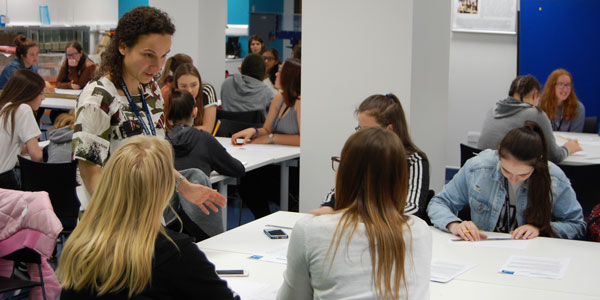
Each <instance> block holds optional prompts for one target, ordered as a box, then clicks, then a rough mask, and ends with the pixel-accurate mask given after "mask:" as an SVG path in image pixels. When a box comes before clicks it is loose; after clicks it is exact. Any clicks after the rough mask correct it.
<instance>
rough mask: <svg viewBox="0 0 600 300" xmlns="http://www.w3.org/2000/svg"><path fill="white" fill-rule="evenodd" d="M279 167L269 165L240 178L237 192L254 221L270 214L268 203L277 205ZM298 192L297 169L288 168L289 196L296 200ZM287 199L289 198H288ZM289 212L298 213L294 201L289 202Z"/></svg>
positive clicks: (278, 196) (278, 197)
mask: <svg viewBox="0 0 600 300" xmlns="http://www.w3.org/2000/svg"><path fill="white" fill-rule="evenodd" d="M280 170H281V168H280V166H276V165H269V166H264V167H262V168H258V169H256V170H252V171H250V172H248V173H246V175H245V176H244V177H242V180H241V184H240V188H239V192H240V196H242V200H243V201H244V202H245V203H246V205H247V206H248V208H249V209H250V211H252V214H253V215H254V218H255V219H259V218H262V217H264V216H266V215H269V214H271V210H270V209H269V201H272V202H275V203H279V199H280V195H279V191H280V189H281V187H280V186H281V184H280V175H281V173H280ZM298 190H299V168H298V167H290V178H289V194H291V195H292V197H294V198H295V199H296V200H297V199H298ZM288 199H289V198H288ZM290 202H291V203H290V206H289V207H290V211H298V208H297V206H296V204H297V203H296V202H295V201H290Z"/></svg>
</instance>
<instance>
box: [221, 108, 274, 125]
mask: <svg viewBox="0 0 600 300" xmlns="http://www.w3.org/2000/svg"><path fill="white" fill-rule="evenodd" d="M217 120H221V121H223V120H232V121H237V122H242V123H250V124H259V126H258V127H262V124H263V123H264V122H265V116H264V112H263V111H260V110H252V111H240V112H237V111H225V110H220V109H218V110H217ZM221 125H223V124H221Z"/></svg>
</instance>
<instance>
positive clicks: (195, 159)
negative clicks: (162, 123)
mask: <svg viewBox="0 0 600 300" xmlns="http://www.w3.org/2000/svg"><path fill="white" fill-rule="evenodd" d="M195 102H196V101H195V100H194V97H192V95H191V94H190V93H188V92H187V91H180V90H173V91H172V92H171V104H170V106H171V108H170V111H169V120H168V121H169V122H171V123H172V124H173V127H171V130H169V132H167V139H168V140H169V141H170V142H171V144H172V145H173V150H174V151H175V169H177V170H184V169H189V168H198V169H200V170H202V171H203V172H204V174H206V176H210V173H211V172H212V171H213V170H215V171H217V172H218V173H219V174H221V175H225V176H231V177H242V176H244V174H245V173H246V170H245V168H244V166H243V165H242V163H241V162H240V161H239V160H237V159H235V158H233V157H231V155H229V153H227V150H225V148H224V147H223V146H222V145H221V144H220V143H219V141H217V140H216V139H215V138H214V137H213V136H212V135H211V134H210V133H208V132H206V131H204V130H198V129H196V128H195V127H194V120H195V118H196V114H197V113H198V107H196V106H195Z"/></svg>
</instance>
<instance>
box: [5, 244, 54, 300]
mask: <svg viewBox="0 0 600 300" xmlns="http://www.w3.org/2000/svg"><path fill="white" fill-rule="evenodd" d="M1 259H4V260H11V261H14V262H23V263H32V264H37V266H38V268H37V269H38V272H39V274H40V281H31V280H22V279H18V278H17V277H16V276H11V277H14V278H9V277H0V294H3V293H7V292H11V291H16V290H20V289H29V288H34V287H40V288H41V291H42V298H43V299H46V289H45V288H44V277H43V273H42V266H41V264H42V257H41V255H40V254H39V253H38V252H36V251H35V250H33V249H30V248H27V247H24V248H22V249H19V250H16V251H14V252H12V253H10V254H7V255H5V256H3V257H1ZM16 266H17V264H14V265H13V270H14V268H16ZM13 273H14V271H13ZM15 296H16V295H15ZM2 299H4V298H2ZM7 299H13V298H11V297H10V296H9V298H7ZM15 299H16V297H15ZM18 299H21V298H18Z"/></svg>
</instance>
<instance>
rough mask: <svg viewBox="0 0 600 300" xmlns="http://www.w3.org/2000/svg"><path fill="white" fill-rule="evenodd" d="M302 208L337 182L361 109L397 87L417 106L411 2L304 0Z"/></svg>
mask: <svg viewBox="0 0 600 300" xmlns="http://www.w3.org/2000/svg"><path fill="white" fill-rule="evenodd" d="M302 4H303V7H302V12H303V15H302V17H303V20H302V25H303V28H302V36H303V40H302V126H301V132H302V134H301V147H302V154H301V159H300V199H301V200H300V211H303V212H306V211H308V210H311V209H314V208H317V207H318V206H319V204H320V202H321V201H322V200H323V199H324V197H325V194H326V193H327V192H328V191H329V190H330V189H331V187H333V181H334V173H333V171H332V170H331V161H330V157H331V156H332V155H339V153H340V151H341V148H342V146H343V143H344V142H345V141H346V139H347V138H348V136H349V135H350V134H352V133H353V132H354V127H355V126H356V123H357V122H356V119H355V118H354V114H353V112H354V109H355V108H356V107H357V105H358V104H360V102H362V100H364V99H365V98H366V97H367V96H369V95H372V94H375V93H387V92H393V93H395V94H396V95H398V97H399V98H400V99H401V101H402V105H403V106H404V108H405V110H406V111H407V112H409V111H410V94H411V59H412V46H411V44H412V24H413V14H412V11H413V7H412V1H411V0H401V1H400V0H398V1H386V0H373V1H356V2H354V1H353V2H351V4H350V2H348V1H344V0H331V1H320V0H304V1H303V3H302Z"/></svg>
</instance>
